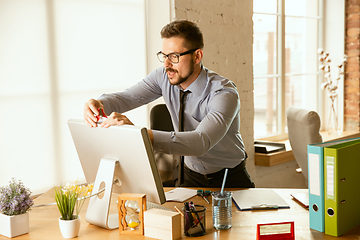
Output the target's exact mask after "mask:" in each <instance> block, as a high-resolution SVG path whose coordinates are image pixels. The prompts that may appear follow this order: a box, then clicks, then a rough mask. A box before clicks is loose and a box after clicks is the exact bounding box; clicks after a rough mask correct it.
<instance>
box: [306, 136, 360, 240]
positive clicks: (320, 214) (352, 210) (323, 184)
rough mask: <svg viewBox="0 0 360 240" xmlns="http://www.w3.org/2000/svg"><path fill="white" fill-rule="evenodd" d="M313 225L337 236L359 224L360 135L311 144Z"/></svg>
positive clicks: (311, 224) (310, 171) (311, 207)
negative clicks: (358, 136)
mask: <svg viewBox="0 0 360 240" xmlns="http://www.w3.org/2000/svg"><path fill="white" fill-rule="evenodd" d="M308 166H309V168H308V169H309V181H308V182H309V216H310V228H311V229H314V230H317V231H320V232H324V233H325V234H327V235H331V236H335V237H338V236H340V235H342V234H344V233H346V232H347V231H349V230H351V229H353V228H354V227H356V226H358V225H360V138H352V139H344V140H337V141H331V142H324V143H318V144H310V145H308Z"/></svg>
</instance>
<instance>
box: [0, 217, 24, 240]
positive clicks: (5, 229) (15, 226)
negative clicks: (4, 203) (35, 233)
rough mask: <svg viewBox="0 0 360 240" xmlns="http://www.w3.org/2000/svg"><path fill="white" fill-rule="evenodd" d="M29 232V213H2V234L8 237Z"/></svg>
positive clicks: (0, 225) (0, 222)
mask: <svg viewBox="0 0 360 240" xmlns="http://www.w3.org/2000/svg"><path fill="white" fill-rule="evenodd" d="M28 232H29V213H28V212H27V213H23V214H20V215H13V216H8V215H5V214H2V213H0V234H1V235H4V236H6V237H8V238H13V237H16V236H20V235H23V234H26V233H28Z"/></svg>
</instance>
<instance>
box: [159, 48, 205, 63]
mask: <svg viewBox="0 0 360 240" xmlns="http://www.w3.org/2000/svg"><path fill="white" fill-rule="evenodd" d="M196 50H198V48H196V49H191V50H189V51H186V52H183V53H169V54H165V53H163V52H162V51H160V52H158V53H157V54H156V56H157V57H158V59H159V61H160V62H162V63H164V62H165V59H166V58H168V59H169V61H170V62H171V63H175V64H176V63H179V62H180V57H181V56H184V55H187V54H190V53H193V52H195V51H196ZM170 55H174V56H176V57H177V62H173V61H172V60H171V59H170V58H169V56H170Z"/></svg>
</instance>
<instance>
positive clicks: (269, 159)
mask: <svg viewBox="0 0 360 240" xmlns="http://www.w3.org/2000/svg"><path fill="white" fill-rule="evenodd" d="M320 134H321V136H322V138H323V141H324V142H327V141H333V140H340V139H346V138H356V137H360V133H359V132H358V131H356V132H352V131H351V132H349V131H343V132H340V133H333V134H329V133H328V132H326V131H324V132H321V133H320ZM278 142H281V143H285V147H286V151H280V152H274V153H255V156H254V159H255V165H257V166H265V167H271V166H275V165H278V164H281V163H285V162H290V161H293V160H295V157H294V154H293V153H292V149H291V146H290V142H289V140H284V141H278Z"/></svg>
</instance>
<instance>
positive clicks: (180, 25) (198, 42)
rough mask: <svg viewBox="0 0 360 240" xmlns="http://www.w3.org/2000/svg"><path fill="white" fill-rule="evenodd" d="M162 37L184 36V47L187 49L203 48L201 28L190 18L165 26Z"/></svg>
mask: <svg viewBox="0 0 360 240" xmlns="http://www.w3.org/2000/svg"><path fill="white" fill-rule="evenodd" d="M160 34H161V38H172V37H181V38H184V40H185V41H184V47H186V48H187V49H189V50H190V49H198V48H200V49H203V48H204V39H203V35H202V32H201V31H200V28H199V27H198V26H197V25H196V24H195V23H193V22H190V21H188V20H177V21H173V22H171V23H169V24H167V25H165V26H164V27H163V29H162V30H161V32H160Z"/></svg>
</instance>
